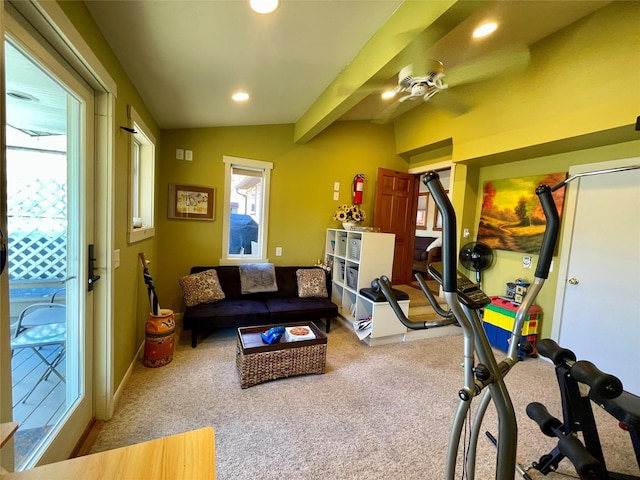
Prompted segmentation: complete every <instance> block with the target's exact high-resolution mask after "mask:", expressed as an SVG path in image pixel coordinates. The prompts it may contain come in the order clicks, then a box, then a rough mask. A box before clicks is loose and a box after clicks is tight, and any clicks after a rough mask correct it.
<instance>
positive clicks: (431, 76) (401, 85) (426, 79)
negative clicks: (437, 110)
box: [395, 62, 449, 102]
mask: <svg viewBox="0 0 640 480" xmlns="http://www.w3.org/2000/svg"><path fill="white" fill-rule="evenodd" d="M434 63H435V65H436V68H433V69H431V71H430V72H428V73H427V75H425V76H414V75H413V65H407V66H406V67H404V68H402V69H401V70H400V73H399V74H398V86H397V87H396V88H395V93H396V94H398V93H403V92H404V93H406V94H407V95H404V96H402V97H400V98H399V99H398V101H399V102H404V101H406V100H416V99H419V98H422V100H424V101H425V102H428V101H429V100H430V99H431V97H433V96H434V95H435V94H436V93H438V92H440V91H441V90H445V89H446V88H448V87H449V86H448V85H447V84H445V83H442V79H443V78H444V76H445V74H444V66H443V65H442V63H441V62H434Z"/></svg>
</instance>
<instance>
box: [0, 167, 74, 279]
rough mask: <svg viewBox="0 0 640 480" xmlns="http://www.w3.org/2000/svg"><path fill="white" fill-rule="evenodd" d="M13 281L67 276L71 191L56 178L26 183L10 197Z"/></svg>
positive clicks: (11, 275) (8, 202)
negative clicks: (68, 219)
mask: <svg viewBox="0 0 640 480" xmlns="http://www.w3.org/2000/svg"><path fill="white" fill-rule="evenodd" d="M7 210H8V218H7V222H8V230H9V242H8V243H9V281H34V280H56V281H61V280H64V279H65V278H66V276H67V192H66V185H65V184H63V183H61V182H59V181H56V180H54V179H37V178H34V179H33V180H32V181H30V182H28V183H26V184H23V185H22V186H21V187H20V188H19V189H17V190H16V191H14V192H12V195H10V196H9V198H8V199H7Z"/></svg>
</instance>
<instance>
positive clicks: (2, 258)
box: [0, 230, 7, 273]
mask: <svg viewBox="0 0 640 480" xmlns="http://www.w3.org/2000/svg"><path fill="white" fill-rule="evenodd" d="M6 266H7V239H6V238H4V233H3V232H2V230H0V273H2V272H4V267H6Z"/></svg>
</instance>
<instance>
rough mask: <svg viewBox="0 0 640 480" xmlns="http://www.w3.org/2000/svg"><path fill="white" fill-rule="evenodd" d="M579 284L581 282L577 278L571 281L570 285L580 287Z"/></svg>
mask: <svg viewBox="0 0 640 480" xmlns="http://www.w3.org/2000/svg"><path fill="white" fill-rule="evenodd" d="M579 283H580V280H578V279H577V278H570V279H569V285H578V284H579Z"/></svg>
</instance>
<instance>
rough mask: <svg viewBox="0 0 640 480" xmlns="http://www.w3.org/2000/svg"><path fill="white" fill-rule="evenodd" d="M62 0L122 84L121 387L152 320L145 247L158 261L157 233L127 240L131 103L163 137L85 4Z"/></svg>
mask: <svg viewBox="0 0 640 480" xmlns="http://www.w3.org/2000/svg"><path fill="white" fill-rule="evenodd" d="M58 4H59V6H60V7H61V8H62V10H63V11H64V13H65V14H66V15H67V17H69V19H70V20H71V22H72V23H73V25H74V26H75V28H76V29H77V30H78V31H79V33H80V34H81V35H82V37H83V38H84V40H85V41H86V42H87V43H88V44H89V46H90V47H91V49H92V50H93V52H94V53H95V55H96V56H97V57H98V58H99V59H100V62H101V63H102V64H103V66H104V67H105V68H106V70H107V71H108V72H109V74H110V75H111V77H112V78H113V80H114V81H115V82H116V85H117V88H118V95H117V98H116V103H115V110H114V112H113V117H114V127H115V129H114V139H113V142H114V143H113V147H114V151H113V161H114V188H115V195H114V197H113V198H112V199H111V200H112V206H113V213H114V230H113V242H114V243H113V248H114V249H115V250H120V267H119V268H117V269H115V270H114V273H113V274H114V299H113V306H114V308H113V345H114V348H115V351H114V386H115V388H117V387H118V385H120V383H121V382H122V379H123V378H124V376H125V374H126V372H127V370H128V369H129V367H130V365H131V362H132V361H133V359H134V358H135V355H136V353H137V351H138V349H139V347H140V345H141V344H142V342H143V341H144V338H145V334H144V325H145V322H146V320H148V319H149V301H148V298H147V294H146V288H145V286H144V281H143V278H142V268H141V265H140V261H139V260H138V253H139V252H144V253H145V255H146V257H147V258H148V259H149V260H151V262H152V265H154V267H155V265H156V263H157V262H156V261H155V260H156V241H157V235H156V237H155V238H152V239H149V240H145V241H141V242H137V243H133V244H128V243H127V225H128V222H129V220H128V218H129V217H128V197H129V157H130V143H129V142H130V134H129V133H127V132H125V131H123V130H121V129H120V128H119V127H120V126H121V125H122V126H128V125H129V120H128V117H127V105H132V106H133V107H134V108H135V110H136V111H137V112H138V114H139V115H140V117H141V118H142V119H143V120H144V122H145V124H146V125H147V127H148V128H149V129H151V131H152V133H153V134H154V135H155V136H156V138H157V139H160V130H159V128H158V126H157V124H156V122H155V120H154V119H153V117H152V116H151V114H150V113H149V111H148V110H147V108H146V106H145V104H144V102H143V101H142V98H141V97H140V94H139V93H138V91H137V90H136V88H135V87H134V86H133V84H132V83H131V81H130V79H129V77H128V76H127V75H126V73H125V72H124V70H123V68H122V66H121V65H120V62H119V61H118V59H117V57H116V56H115V55H114V53H113V51H112V50H111V48H110V47H109V45H108V44H107V42H106V41H105V40H104V37H103V36H102V34H101V33H100V30H99V29H98V27H97V25H96V24H95V22H94V21H93V18H92V17H91V15H90V14H89V11H88V10H87V8H86V7H85V5H84V3H83V2H76V1H73V2H67V1H65V2H58Z"/></svg>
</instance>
